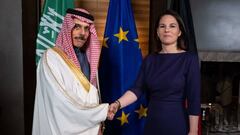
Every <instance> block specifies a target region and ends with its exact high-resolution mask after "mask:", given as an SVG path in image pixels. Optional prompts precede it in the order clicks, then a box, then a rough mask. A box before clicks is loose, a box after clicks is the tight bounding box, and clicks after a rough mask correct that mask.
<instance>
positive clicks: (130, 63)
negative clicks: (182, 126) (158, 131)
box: [99, 0, 147, 135]
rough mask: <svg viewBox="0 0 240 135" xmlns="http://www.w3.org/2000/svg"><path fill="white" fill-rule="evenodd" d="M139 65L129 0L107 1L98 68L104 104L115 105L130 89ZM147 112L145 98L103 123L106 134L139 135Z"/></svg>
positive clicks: (139, 57)
mask: <svg viewBox="0 0 240 135" xmlns="http://www.w3.org/2000/svg"><path fill="white" fill-rule="evenodd" d="M141 62H142V54H141V49H140V46H139V42H138V35H137V30H136V25H135V22H134V17H133V12H132V8H131V0H110V3H109V8H108V15H107V21H106V27H105V33H104V39H103V44H102V52H101V58H100V65H99V78H100V79H99V81H100V88H101V95H102V100H103V102H108V103H111V102H114V101H115V100H116V99H118V98H119V97H121V96H122V95H123V94H124V93H125V92H126V90H128V89H130V88H131V87H133V85H134V82H135V80H136V77H137V74H138V71H139V68H140V66H141ZM146 112H147V108H146V102H145V100H144V98H141V99H139V100H138V101H137V102H135V103H134V104H132V105H130V106H128V107H126V108H124V109H122V110H119V111H118V113H117V114H116V115H115V118H114V120H113V121H107V122H106V130H105V135H113V134H114V135H141V134H142V129H143V125H144V119H145V117H146V115H147V114H146Z"/></svg>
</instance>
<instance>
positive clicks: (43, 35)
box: [36, 0, 74, 64]
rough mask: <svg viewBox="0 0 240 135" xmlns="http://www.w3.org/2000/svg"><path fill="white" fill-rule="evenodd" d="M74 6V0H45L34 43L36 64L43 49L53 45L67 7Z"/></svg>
mask: <svg viewBox="0 0 240 135" xmlns="http://www.w3.org/2000/svg"><path fill="white" fill-rule="evenodd" d="M73 7H74V0H45V1H44V7H43V12H42V16H41V20H40V24H39V31H38V35H37V43H36V64H38V61H39V59H40V58H41V56H42V54H43V53H44V51H45V50H46V49H48V48H51V47H53V46H55V41H56V38H57V35H58V33H59V32H60V30H61V27H62V22H63V18H64V16H65V14H66V10H67V9H68V8H73Z"/></svg>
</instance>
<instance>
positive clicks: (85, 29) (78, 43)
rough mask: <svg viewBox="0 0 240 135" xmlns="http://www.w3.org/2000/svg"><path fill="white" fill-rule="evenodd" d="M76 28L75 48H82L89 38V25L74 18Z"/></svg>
mask: <svg viewBox="0 0 240 135" xmlns="http://www.w3.org/2000/svg"><path fill="white" fill-rule="evenodd" d="M73 21H74V23H75V26H74V27H73V29H72V42H73V45H74V46H75V47H79V48H80V47H82V46H83V45H84V44H85V43H86V41H87V39H88V36H89V27H90V26H89V24H88V23H85V22H82V21H80V20H79V19H76V18H74V20H73Z"/></svg>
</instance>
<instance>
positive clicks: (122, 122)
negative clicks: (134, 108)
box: [117, 111, 129, 126]
mask: <svg viewBox="0 0 240 135" xmlns="http://www.w3.org/2000/svg"><path fill="white" fill-rule="evenodd" d="M128 116H129V114H127V115H126V114H125V113H124V112H123V111H122V116H121V117H118V118H117V119H118V120H120V121H121V126H122V125H124V124H125V123H128Z"/></svg>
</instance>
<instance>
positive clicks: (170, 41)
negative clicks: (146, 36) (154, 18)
mask: <svg viewBox="0 0 240 135" xmlns="http://www.w3.org/2000/svg"><path fill="white" fill-rule="evenodd" d="M157 34H158V37H159V39H160V40H161V42H162V45H177V39H178V37H179V36H180V35H181V31H180V28H179V25H178V22H177V20H176V19H175V18H174V17H173V16H171V15H164V16H163V17H162V18H161V19H160V21H159V24H158V28H157Z"/></svg>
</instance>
